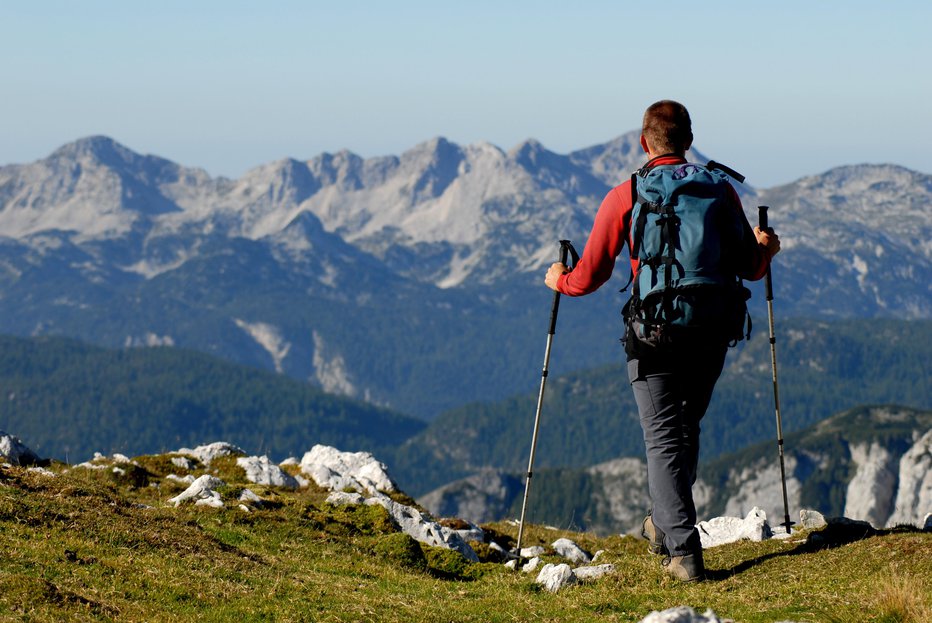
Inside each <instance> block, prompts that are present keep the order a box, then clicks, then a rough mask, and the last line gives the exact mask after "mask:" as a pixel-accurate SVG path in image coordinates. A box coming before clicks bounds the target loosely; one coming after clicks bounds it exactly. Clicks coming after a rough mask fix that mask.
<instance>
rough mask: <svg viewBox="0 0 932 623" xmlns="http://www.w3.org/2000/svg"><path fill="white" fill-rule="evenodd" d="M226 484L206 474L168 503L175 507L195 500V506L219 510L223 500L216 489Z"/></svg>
mask: <svg viewBox="0 0 932 623" xmlns="http://www.w3.org/2000/svg"><path fill="white" fill-rule="evenodd" d="M225 484H226V483H225V482H223V481H222V480H220V479H219V478H217V477H215V476H211V475H210V474H204V475H203V476H201V477H200V478H198V479H197V480H195V481H194V482H192V483H191V486H190V487H188V488H187V489H185V490H184V491H182V492H181V493H179V494H178V495H176V496H175V497H173V498H171V499H169V500H168V501H169V502H170V503H171V504H174V505H175V506H179V505H180V504H182V503H183V502H187V501H189V500H193V501H194V504H195V506H205V505H206V506H213V507H216V508H219V507H221V506H223V500H221V499H220V494H219V493H218V492H217V491H215V489H217V488H219V487H222V486H224V485H225Z"/></svg>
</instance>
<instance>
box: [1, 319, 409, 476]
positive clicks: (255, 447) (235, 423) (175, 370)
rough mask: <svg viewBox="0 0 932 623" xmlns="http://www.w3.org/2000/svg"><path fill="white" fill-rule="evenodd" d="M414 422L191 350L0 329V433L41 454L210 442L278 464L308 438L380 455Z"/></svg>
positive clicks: (307, 444) (71, 457) (81, 454)
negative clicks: (16, 334)
mask: <svg viewBox="0 0 932 623" xmlns="http://www.w3.org/2000/svg"><path fill="white" fill-rule="evenodd" d="M424 426H425V424H424V423H423V422H422V421H420V420H417V419H414V418H411V417H407V416H404V415H400V414H398V413H393V412H391V411H388V410H385V409H380V408H377V407H374V406H372V405H369V404H366V403H363V402H359V401H354V400H350V399H347V398H342V397H339V396H334V395H332V394H327V393H325V392H323V391H321V390H320V389H317V388H315V387H313V386H311V385H309V384H307V383H303V382H301V381H297V380H294V379H291V378H288V377H286V376H282V375H278V374H275V373H272V372H268V371H264V370H259V369H254V368H250V367H246V366H241V365H235V364H231V363H227V362H224V361H221V360H219V359H217V358H214V357H211V356H209V355H204V354H202V353H198V352H194V351H188V350H183V349H177V348H162V347H160V348H130V349H122V350H108V349H102V348H97V347H92V346H88V345H85V344H82V343H79V342H76V341H73V340H66V339H61V338H46V337H43V338H34V339H23V338H13V337H0V430H4V431H6V432H8V433H10V434H14V435H16V436H18V437H20V438H21V439H22V440H23V442H24V443H25V444H26V445H27V446H29V447H30V448H32V449H33V450H34V451H36V452H37V453H38V454H39V455H40V456H44V457H48V458H55V459H59V460H68V461H70V462H79V461H83V460H85V459H87V458H89V457H90V456H91V455H92V454H93V453H94V452H95V451H100V452H104V453H107V454H109V453H112V452H123V453H129V454H132V455H139V454H146V453H156V452H164V451H170V450H175V449H178V448H180V447H183V446H188V447H193V446H195V445H200V444H204V443H210V442H213V441H229V442H231V443H234V444H236V445H239V446H241V447H242V448H243V449H244V450H246V451H247V452H250V453H257V454H263V453H268V454H270V455H271V456H272V457H273V458H277V459H279V460H281V459H284V458H285V457H286V456H297V457H299V458H300V456H301V454H303V453H304V452H305V451H307V450H309V449H310V448H311V447H312V446H313V445H314V444H316V443H323V444H327V445H332V446H336V447H338V448H340V449H342V450H347V451H358V450H365V451H371V452H374V453H375V454H376V456H379V455H380V454H382V453H384V452H386V451H387V449H388V448H390V447H392V446H394V445H397V444H399V443H401V442H402V441H404V440H405V439H408V438H409V437H411V436H412V435H414V434H416V433H417V432H419V431H420V430H421V429H423V428H424Z"/></svg>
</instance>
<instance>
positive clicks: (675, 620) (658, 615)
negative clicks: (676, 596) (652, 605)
mask: <svg viewBox="0 0 932 623" xmlns="http://www.w3.org/2000/svg"><path fill="white" fill-rule="evenodd" d="M640 623H723V621H722V620H721V619H719V618H718V617H717V616H716V615H715V613H714V612H712V611H711V610H706V611H705V613H704V614H699V613H697V612H696V611H695V610H693V609H692V608H690V607H689V606H677V607H675V608H668V609H666V610H663V611H657V610H655V611H653V612H651V613H650V614H648V615H647V616H646V617H644V618H643V619H641V621H640Z"/></svg>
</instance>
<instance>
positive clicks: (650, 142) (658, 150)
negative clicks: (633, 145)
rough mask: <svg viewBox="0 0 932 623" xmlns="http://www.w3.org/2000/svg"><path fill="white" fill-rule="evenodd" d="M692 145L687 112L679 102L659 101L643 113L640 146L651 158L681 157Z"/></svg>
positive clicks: (690, 124) (691, 131)
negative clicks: (667, 155) (662, 156)
mask: <svg viewBox="0 0 932 623" xmlns="http://www.w3.org/2000/svg"><path fill="white" fill-rule="evenodd" d="M692 144H693V130H692V122H691V121H690V120H689V111H687V110H686V107H685V106H683V105H682V104H680V103H679V102H674V101H672V100H661V101H659V102H656V103H654V104H651V105H650V106H649V107H648V109H647V110H646V111H645V112H644V124H643V126H642V128H641V146H642V147H644V150H645V151H647V152H648V153H649V154H651V156H652V157H655V156H661V155H663V154H677V155H680V156H683V155H685V154H686V150H688V149H689V148H690V146H691V145H692Z"/></svg>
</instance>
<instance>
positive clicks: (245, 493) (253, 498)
mask: <svg viewBox="0 0 932 623" xmlns="http://www.w3.org/2000/svg"><path fill="white" fill-rule="evenodd" d="M239 501H240V502H251V503H253V504H259V505H261V504H262V498H260V497H259V496H258V495H256V494H255V493H253V492H252V490H251V489H243V490H242V491H241V492H240V494H239Z"/></svg>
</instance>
